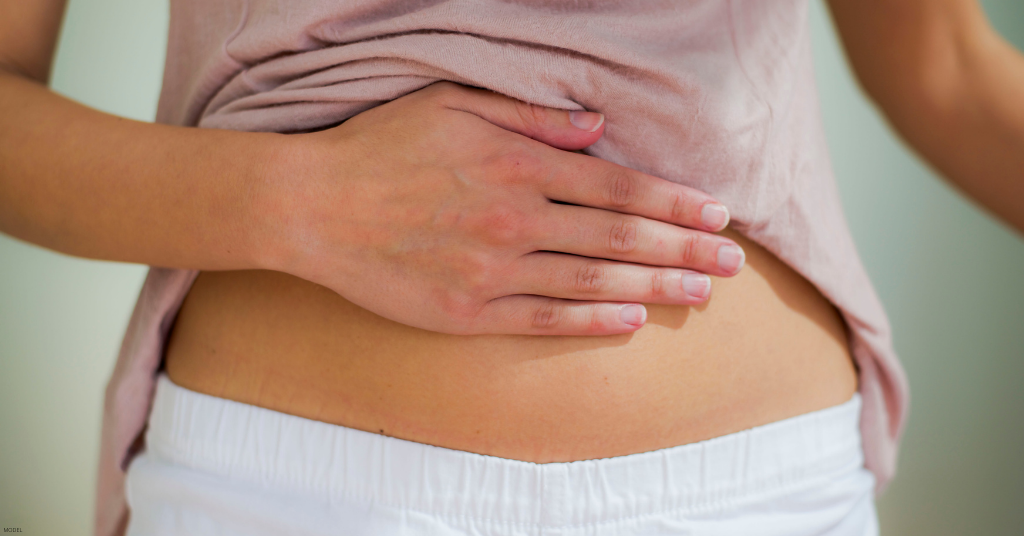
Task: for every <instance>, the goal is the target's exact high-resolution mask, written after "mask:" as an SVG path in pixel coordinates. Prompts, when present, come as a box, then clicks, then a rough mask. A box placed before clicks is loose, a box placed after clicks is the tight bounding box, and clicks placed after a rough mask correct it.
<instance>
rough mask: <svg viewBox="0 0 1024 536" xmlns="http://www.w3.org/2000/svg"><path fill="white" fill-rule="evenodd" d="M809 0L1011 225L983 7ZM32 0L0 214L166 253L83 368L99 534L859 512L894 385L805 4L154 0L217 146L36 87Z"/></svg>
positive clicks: (877, 471)
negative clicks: (99, 372) (92, 421)
mask: <svg viewBox="0 0 1024 536" xmlns="http://www.w3.org/2000/svg"><path fill="white" fill-rule="evenodd" d="M335 4H337V5H335ZM875 4H878V5H875ZM831 6H832V9H833V12H834V14H835V15H836V20H837V23H838V25H839V27H840V30H841V32H842V33H843V35H844V38H845V41H846V44H847V47H848V49H849V52H850V54H851V58H852V59H853V61H854V64H855V66H856V67H857V70H858V74H859V75H860V77H861V79H862V81H863V82H864V84H865V87H866V88H867V89H868V90H869V92H871V94H872V95H873V96H874V97H875V98H876V100H877V101H878V102H879V104H880V105H881V106H882V107H883V108H884V109H885V110H886V111H887V113H888V114H889V116H890V118H891V119H892V120H893V122H894V123H895V124H896V126H897V127H898V128H899V129H900V130H901V132H903V133H904V134H905V136H906V137H907V138H908V140H910V141H911V143H913V144H914V145H915V147H917V148H918V149H919V150H921V151H922V153H924V154H925V155H926V156H927V157H928V158H930V159H931V160H932V161H933V162H934V163H935V164H936V165H937V166H939V167H940V168H941V169H942V170H943V171H945V172H946V173H947V174H948V175H949V176H950V178H951V179H952V180H954V181H956V182H957V183H958V184H960V185H962V186H963V188H964V189H965V190H966V191H967V192H968V193H970V194H972V195H974V196H975V197H976V198H977V199H979V200H980V201H981V202H983V203H985V204H986V205H987V206H989V207H990V208H991V209H992V210H993V211H994V212H996V213H997V214H999V215H1001V216H1003V217H1004V218H1005V219H1006V220H1007V221H1009V222H1011V223H1012V224H1014V225H1016V226H1017V227H1019V228H1021V227H1024V221H1022V220H1024V215H1022V213H1021V210H1020V208H1019V207H1020V206H1022V203H1021V201H1022V199H1024V192H1022V186H1021V184H1020V181H1019V179H1018V178H1017V174H1016V171H1015V170H1017V169H1019V167H1018V166H1016V165H1014V164H1019V163H1021V162H1020V158H1021V157H1020V156H1017V155H1019V154H1022V151H1020V150H1019V149H1020V147H1021V145H1024V133H1022V127H1021V125H1022V122H1021V119H1020V111H1019V110H1018V109H1017V108H1016V107H1015V106H1014V104H1015V103H1016V102H1017V101H1018V100H1019V98H1017V95H1019V94H1020V93H1021V90H1022V89H1024V81H1022V78H1024V75H1022V73H1024V65H1022V61H1021V58H1020V56H1019V54H1017V53H1016V52H1015V51H1014V50H1013V49H1012V48H1010V47H1009V46H1007V45H1006V44H1005V43H1003V42H1002V41H1000V40H999V39H998V38H997V36H995V34H994V33H993V32H992V31H991V30H990V29H989V28H988V27H987V25H986V24H985V21H984V19H983V17H982V15H981V14H980V11H979V9H978V7H977V5H976V4H974V3H973V2H969V1H967V0H963V1H948V2H927V1H925V0H918V1H913V2H909V1H908V2H904V3H902V4H900V5H898V6H892V5H888V3H885V2H864V1H861V2H852V1H850V2H847V1H842V0H835V1H833V2H832V4H831ZM59 7H60V6H59V3H58V2H49V3H48V2H39V3H36V4H33V5H32V6H22V5H21V4H18V7H5V10H6V12H5V16H4V17H3V20H4V21H14V22H4V24H10V25H11V30H10V31H6V30H7V28H5V31H4V32H2V33H0V35H3V36H4V37H3V42H2V46H3V48H2V49H0V50H2V51H3V57H5V58H10V59H9V60H8V61H6V62H5V64H4V65H5V66H6V67H8V70H9V71H10V73H9V74H6V75H4V76H3V78H2V84H3V86H0V91H2V94H3V95H4V97H5V98H4V100H3V104H2V106H4V108H3V110H2V112H3V113H2V114H0V115H2V116H3V117H4V119H3V120H2V121H3V123H0V124H2V125H3V128H2V131H0V135H2V136H3V142H4V143H3V144H2V148H0V151H2V152H0V162H3V164H4V168H5V170H6V172H5V173H3V174H2V180H3V183H2V184H3V189H2V190H0V191H2V192H3V194H2V195H0V202H3V203H4V206H3V208H4V210H2V211H0V213H2V214H3V216H2V220H0V225H2V226H3V227H2V228H3V230H4V231H6V232H9V233H11V234H13V235H15V236H19V237H21V238H25V239H27V240H31V241H34V242H36V243H39V244H42V245H46V246H49V247H52V248H54V249H57V250H60V251H64V252H67V253H72V254H79V255H84V256H90V257H97V258H108V259H115V260H126V261H133V262H146V263H148V264H152V265H156V266H175V267H179V268H185V269H188V270H180V269H179V270H167V269H154V271H152V272H151V275H150V278H149V279H148V280H147V284H146V286H145V288H144V289H143V295H142V296H141V298H140V302H139V306H138V308H137V310H136V314H135V316H134V317H133V320H132V324H131V326H130V327H129V333H128V336H127V337H126V341H125V345H124V347H123V351H122V355H121V359H120V360H119V364H118V369H117V370H116V371H115V375H114V378H113V379H112V381H111V383H110V386H109V387H108V393H107V396H108V399H107V400H108V404H107V414H106V422H105V432H104V454H103V456H104V457H103V459H102V460H101V480H100V490H99V491H100V496H99V500H100V504H99V510H98V517H97V531H98V533H101V534H111V533H117V532H118V531H122V530H124V524H125V523H126V522H128V523H130V527H129V532H130V533H137V534H149V533H175V532H187V533H190V534H198V533H204V532H205V533H239V532H244V533H269V532H270V531H272V530H273V531H276V532H280V531H282V530H283V531H286V532H288V531H291V532H302V531H305V532H308V533H313V534H319V533H324V531H326V530H331V529H332V528H333V530H337V529H338V527H340V528H341V531H342V532H343V533H384V534H388V533H397V532H402V531H407V532H408V531H412V532H417V533H436V532H438V533H467V532H481V533H498V534H503V533H515V532H524V533H526V532H529V533H534V532H536V533H548V532H594V533H666V532H669V533H674V532H683V531H692V532H696V533H709V532H714V533H722V532H725V533H746V532H753V531H755V530H756V531H757V532H758V533H779V534H803V533H806V534H818V533H834V534H866V533H871V531H873V530H875V526H874V511H873V506H872V504H871V492H872V488H873V486H874V485H875V483H876V478H877V483H878V485H879V486H881V485H884V483H885V482H886V481H887V480H888V479H889V478H890V477H891V474H892V471H893V467H894V461H895V443H896V441H897V439H898V436H899V431H900V429H901V427H902V422H903V418H904V414H905V407H906V386H905V382H904V380H903V377H902V373H901V371H900V368H899V366H898V363H897V362H896V361H895V357H894V355H893V353H892V350H891V346H890V343H889V339H888V328H887V325H886V322H885V318H884V314H883V313H882V311H881V308H880V307H879V305H878V303H877V300H876V299H875V298H874V295H873V293H872V291H871V289H870V285H869V283H868V282H867V280H866V278H865V276H864V274H863V271H862V269H861V268H860V267H859V263H858V262H857V259H856V254H855V252H854V251H853V248H852V245H851V243H850V240H849V237H848V234H847V231H846V229H845V223H844V222H843V220H842V217H841V214H840V212H839V210H838V208H839V205H838V202H837V200H836V196H835V192H834V187H833V184H832V181H831V178H830V172H829V169H828V162H827V155H826V154H825V150H824V145H823V142H822V137H821V135H820V126H819V125H818V118H817V111H816V105H815V101H814V88H813V80H812V78H811V73H810V59H809V51H808V48H807V35H806V20H805V16H806V5H805V4H804V3H803V2H798V1H794V2H773V3H765V2H753V1H751V2H746V3H724V2H712V1H704V2H687V3H658V4H655V3H640V2H637V3H635V4H633V3H622V2H593V3H590V5H587V6H585V7H583V6H580V5H577V4H576V3H573V4H568V3H558V2H550V3H541V2H518V3H500V2H494V3H491V2H476V3H461V2H417V3H403V2H397V3H395V2H391V3H386V2H370V1H367V2H348V3H330V2H309V3H306V4H303V5H301V6H298V5H295V4H294V3H292V4H283V3H279V2H271V1H267V2H257V1H253V2H182V1H179V2H176V3H175V4H174V6H173V12H172V28H171V49H170V54H169V58H168V66H167V76H166V78H165V87H164V92H163V94H162V97H161V107H160V113H159V121H160V122H162V123H168V124H175V125H187V126H200V127H213V128H207V129H194V128H179V127H169V126H164V125H160V126H158V125H141V124H132V123H129V122H127V121H123V120H118V119H115V118H111V117H108V116H104V115H103V114H99V113H96V112H93V111H89V110H86V109H84V108H82V107H80V106H78V105H75V104H72V103H68V102H67V101H63V100H60V99H59V98H58V97H56V96H54V95H52V94H50V93H48V92H46V91H45V89H43V88H41V87H39V86H38V85H37V84H33V83H32V82H31V80H32V79H35V80H41V81H44V80H45V79H46V72H47V70H48V65H49V58H50V55H51V54H52V47H53V44H52V43H53V35H54V33H55V28H56V25H57V23H56V21H58V20H59V14H60V9H59ZM8 15H9V16H8ZM15 28H17V29H22V28H31V29H34V31H30V32H27V33H26V32H24V31H23V30H22V31H19V32H15V31H14V29H15ZM951 58H953V60H954V61H951V60H950V59H951ZM439 80H451V81H454V82H458V83H460V84H461V86H458V85H453V84H447V83H436V82H438V81H439ZM464 86H475V87H480V88H486V89H489V90H493V91H495V92H496V93H497V94H495V93H489V92H487V91H483V90H478V89H470V88H468V87H464ZM500 95H507V96H510V97H515V98H516V99H518V101H522V102H527V103H531V104H533V106H529V105H526V104H523V103H522V102H517V101H515V100H512V99H509V98H508V97H503V96H500ZM1015 99H1016V100H1015ZM382 102H387V103H386V104H381V103H382ZM378 105H379V106H378ZM566 110H574V111H575V112H574V113H569V112H568V111H566ZM583 110H592V111H596V112H601V114H603V115H596V114H593V113H585V112H583ZM339 123H340V125H339ZM217 129H220V130H217ZM241 131H248V132H241ZM254 132H267V134H256V133H254ZM269 132H276V133H289V134H290V135H288V136H282V135H280V134H270V133H269ZM531 138H532V139H531ZM54 149H56V151H55V150H54ZM579 149H585V152H586V154H587V155H589V156H584V155H578V154H573V153H570V152H567V151H565V150H579ZM51 153H57V154H58V155H59V157H53V156H50V155H51ZM44 154H45V155H47V157H43V156H42V155H44ZM630 168H632V170H635V171H631V170H630ZM655 177H658V178H655ZM664 179H667V181H666V180H664ZM680 184H681V185H685V187H684V186H679V185H680ZM687 187H688V188H687ZM700 191H705V192H708V194H711V195H713V196H714V197H713V198H712V197H710V196H708V195H705V194H702V193H700ZM719 203H721V204H719ZM723 205H724V206H723ZM724 207H728V209H727V211H726V209H725V208H724ZM728 214H731V216H732V224H731V226H730V229H728V230H726V231H723V232H722V233H721V236H716V235H713V234H711V233H713V232H715V231H720V230H721V229H722V228H723V227H724V226H725V225H726V223H727V222H728V221H729V219H728V216H727V215H728ZM740 248H741V249H740ZM744 252H745V253H744ZM744 264H746V267H745V268H744V267H743V266H744ZM741 268H742V269H741ZM253 269H258V270H253ZM195 270H202V273H201V274H198V277H197V272H196V271H195ZM237 270H245V271H237ZM264 270H265V271H264ZM701 274H710V275H712V276H716V279H715V281H714V288H715V290H714V296H713V297H711V298H709V296H710V284H711V281H710V280H709V279H708V278H706V277H703V276H702V275H701ZM717 277H721V278H723V279H717ZM182 302H183V304H182ZM641 303H645V304H648V305H647V307H646V308H645V307H644V306H641V305H640V304H641ZM179 305H180V313H179ZM833 306H835V307H837V308H838V310H837V309H836V308H834V307H833ZM175 319H176V320H175ZM172 328H173V331H172ZM566 335H577V336H576V337H566ZM580 335H585V336H580ZM165 344H166V352H165V351H164V350H165ZM164 358H166V361H165V362H166V374H161V375H160V376H159V386H158V388H157V392H156V399H155V401H154V406H153V412H152V415H151V416H149V426H150V429H149V431H148V432H147V434H146V436H145V440H144V441H143V439H142V438H143V437H144V436H142V435H140V430H141V428H142V426H143V424H144V422H145V421H146V419H147V403H148V402H149V400H150V398H151V396H152V395H151V393H152V389H153V382H154V378H155V375H156V374H157V372H158V368H159V367H160V365H161V362H162V360H164ZM855 365H856V368H855ZM858 380H859V382H858ZM858 386H859V387H858ZM855 391H859V395H858V394H855ZM861 403H863V415H861ZM858 420H859V421H860V426H859V429H860V431H861V432H863V436H861V435H859V432H858ZM315 421H320V422H315ZM861 440H863V454H862V453H861ZM133 443H134V445H133ZM428 445H434V446H436V447H430V446H428ZM130 447H132V448H130ZM438 447H440V448H438ZM136 453H141V455H139V456H135V454H136ZM480 454H485V455H489V456H480ZM862 456H863V457H862ZM579 460H591V461H589V462H585V463H565V462H574V461H579ZM129 462H130V465H129ZM530 462H537V463H539V464H540V465H538V464H536V463H530ZM126 467H127V468H129V477H130V478H129V483H130V485H131V492H130V497H131V501H132V515H131V516H130V518H129V517H128V516H126V515H125V513H126V510H125V509H124V505H123V499H121V495H120V494H121V493H123V492H122V482H121V481H120V479H121V478H123V473H121V472H120V471H122V470H123V469H124V468H126ZM865 467H866V468H865ZM868 470H870V472H869V471H868Z"/></svg>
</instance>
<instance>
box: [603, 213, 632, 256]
mask: <svg viewBox="0 0 1024 536" xmlns="http://www.w3.org/2000/svg"><path fill="white" fill-rule="evenodd" d="M638 228H639V225H637V222H636V221H634V220H632V219H629V218H622V219H620V220H619V221H617V222H616V223H615V224H614V225H612V228H611V230H610V231H609V233H608V249H609V250H610V251H611V252H612V253H620V254H621V253H632V252H633V251H635V250H636V246H637V241H638V240H637V233H638Z"/></svg>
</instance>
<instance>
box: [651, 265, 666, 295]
mask: <svg viewBox="0 0 1024 536" xmlns="http://www.w3.org/2000/svg"><path fill="white" fill-rule="evenodd" d="M666 283H667V281H666V280H665V272H664V271H662V270H655V272H654V273H653V274H651V296H652V297H656V298H661V297H664V296H665V295H667V294H668V289H667V288H666Z"/></svg>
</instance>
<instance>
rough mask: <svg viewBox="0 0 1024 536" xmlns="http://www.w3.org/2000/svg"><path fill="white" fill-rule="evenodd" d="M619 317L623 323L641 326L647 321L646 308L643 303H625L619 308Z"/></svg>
mask: <svg viewBox="0 0 1024 536" xmlns="http://www.w3.org/2000/svg"><path fill="white" fill-rule="evenodd" d="M619 318H621V319H622V323H623V324H629V325H630V326H642V325H644V322H647V309H645V308H644V306H643V305H627V306H625V307H623V308H622V309H619Z"/></svg>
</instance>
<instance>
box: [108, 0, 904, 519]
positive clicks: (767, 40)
mask: <svg viewBox="0 0 1024 536" xmlns="http://www.w3.org/2000/svg"><path fill="white" fill-rule="evenodd" d="M807 17H808V6H807V0H773V1H771V2H766V1H764V0H687V1H684V0H674V1H668V0H665V1H661V0H418V1H414V0H403V1H392V0H346V1H344V2H342V1H337V0H289V1H287V2H285V1H281V0H172V2H171V27H170V42H169V46H168V53H167V64H166V71H165V76H164V85H163V92H162V94H161V97H160V106H159V110H158V113H157V121H158V122H161V123H169V124H175V125H188V126H197V127H207V128H223V129H234V130H244V131H275V132H299V131H306V130H314V129H319V128H324V127H327V126H330V125H335V124H338V123H339V122H341V121H344V120H345V119H346V118H349V117H351V116H353V115H355V114H357V113H359V112H361V111H364V110H366V109H368V108H371V107H373V106H376V105H378V104H381V103H383V102H386V101H388V100H391V99H395V98H397V97H400V96H402V95H404V94H406V93H409V92H412V91H416V90H418V89H420V88H422V87H424V86H426V85H428V84H430V83H432V82H435V81H438V80H451V81H454V82H458V83H461V84H466V85H471V86H478V87H484V88H488V89H491V90H494V91H496V92H499V93H503V94H506V95H509V96H512V97H515V98H517V99H520V100H523V101H526V102H531V103H535V104H539V105H544V106H551V107H555V108H563V109H570V110H580V109H585V110H592V111H598V112H602V113H604V114H605V116H606V120H607V127H606V131H605V135H604V137H602V138H601V140H600V141H598V142H597V143H596V144H594V145H593V146H592V147H590V148H589V149H588V150H587V151H586V152H587V153H588V154H591V155H593V156H596V157H600V158H603V159H606V160H609V161H612V162H615V163H618V164H621V165H624V166H627V167H630V168H634V169H637V170H640V171H643V172H646V173H649V174H651V175H655V176H658V177H662V178H665V179H668V180H671V181H674V182H677V183H680V184H685V185H688V186H692V187H694V188H697V189H699V190H703V191H705V192H708V193H709V194H711V195H713V196H714V197H716V198H717V199H719V200H721V201H722V202H723V203H724V204H725V205H726V206H728V207H729V209H730V211H731V214H732V217H733V222H734V225H735V227H736V229H737V230H739V231H740V232H741V233H743V234H744V235H746V236H747V237H749V238H750V239H752V240H754V241H755V242H757V243H759V244H761V245H763V246H764V247H765V248H767V249H768V250H769V251H771V252H772V253H774V254H775V255H776V256H778V257H779V258H780V259H782V260H783V261H784V262H786V263H787V264H789V265H790V266H792V267H793V268H794V269H795V270H796V271H797V272H799V273H800V274H802V275H803V276H804V277H806V278H807V279H808V280H809V281H811V283H813V284H814V285H816V286H817V287H818V289H820V290H821V292H822V293H823V294H824V295H825V296H826V297H827V298H828V299H829V300H831V301H832V302H833V303H834V304H835V305H836V306H837V307H838V308H839V310H840V311H841V312H842V314H843V317H844V319H845V320H846V322H847V324H848V325H849V328H850V341H849V342H850V347H851V350H852V352H853V355H854V358H855V359H856V362H857V365H858V367H859V369H860V392H861V395H862V396H863V404H864V405H863V417H862V422H861V431H862V434H863V441H864V451H865V457H866V464H867V467H868V469H870V470H871V471H872V472H874V474H875V475H876V476H877V477H878V482H879V486H880V488H879V489H881V487H884V485H885V484H886V483H887V482H888V481H889V480H890V478H891V477H892V475H893V472H894V470H895V463H896V451H897V442H898V439H899V436H900V433H901V430H902V427H903V423H904V419H905V416H906V409H907V396H908V395H907V391H908V388H907V382H906V379H905V376H904V373H903V370H902V368H901V367H900V364H899V362H898V361H897V358H896V355H895V354H894V352H893V349H892V344H891V338H890V330H889V324H888V321H887V319H886V316H885V312H884V311H883V310H882V306H881V304H880V302H879V301H878V298H877V296H876V295H875V293H874V290H873V289H872V287H871V283H870V282H869V281H868V278H867V275H866V274H865V272H864V269H863V267H862V266H861V263H860V260H859V258H858V256H857V252H856V250H855V248H854V245H853V241H852V239H851V237H850V233H849V231H848V229H847V226H846V222H845V219H844V217H843V212H842V207H841V205H840V201H839V198H838V195H837V190H836V185H835V180H834V178H833V176H832V170H831V165H830V162H829V157H828V151H827V148H826V145H825V138H824V135H823V131H822V125H821V120H820V116H819V109H818V101H817V90H816V87H815V82H814V74H813V70H812V58H811V51H810V35H809V25H808V20H807ZM211 180H213V178H211ZM195 276H196V272H194V271H188V270H175V269H166V268H153V269H152V270H151V271H150V273H149V276H148V277H147V279H146V282H145V285H144V287H143V289H142V293H141V295H140V296H139V301H138V304H137V305H136V308H135V312H134V314H133V316H132V319H131V322H130V324H129V326H128V331H127V333H126V335H125V339H124V343H123V346H122V348H121V353H120V356H119V357H118V361H117V365H116V368H115V370H114V373H113V376H112V377H111V379H110V383H109V384H108V386H107V392H106V404H105V408H104V418H103V436H102V437H103V442H102V448H101V458H100V469H99V482H98V490H97V492H98V494H97V506H96V508H97V509H96V533H97V535H99V536H107V535H111V534H116V533H117V531H118V530H119V529H118V524H119V522H120V520H121V519H122V518H123V515H124V513H125V511H126V504H125V498H124V470H125V468H126V467H127V464H128V462H129V461H130V460H131V458H132V455H133V454H134V452H135V450H136V449H135V448H133V445H138V441H137V440H138V438H139V435H140V432H141V431H142V429H143V427H144V425H145V422H146V418H147V415H148V412H149V405H150V402H151V399H152V395H153V388H154V381H155V374H156V371H157V369H158V367H159V366H160V363H161V360H162V358H163V350H164V346H165V342H166V335H167V333H168V330H169V329H170V326H171V324H172V323H173V321H174V317H175V314H176V313H177V311H178V308H179V307H180V304H181V301H182V299H183V298H184V296H185V294H186V293H187V292H188V289H189V287H190V286H191V284H192V282H193V281H194V279H195Z"/></svg>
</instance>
